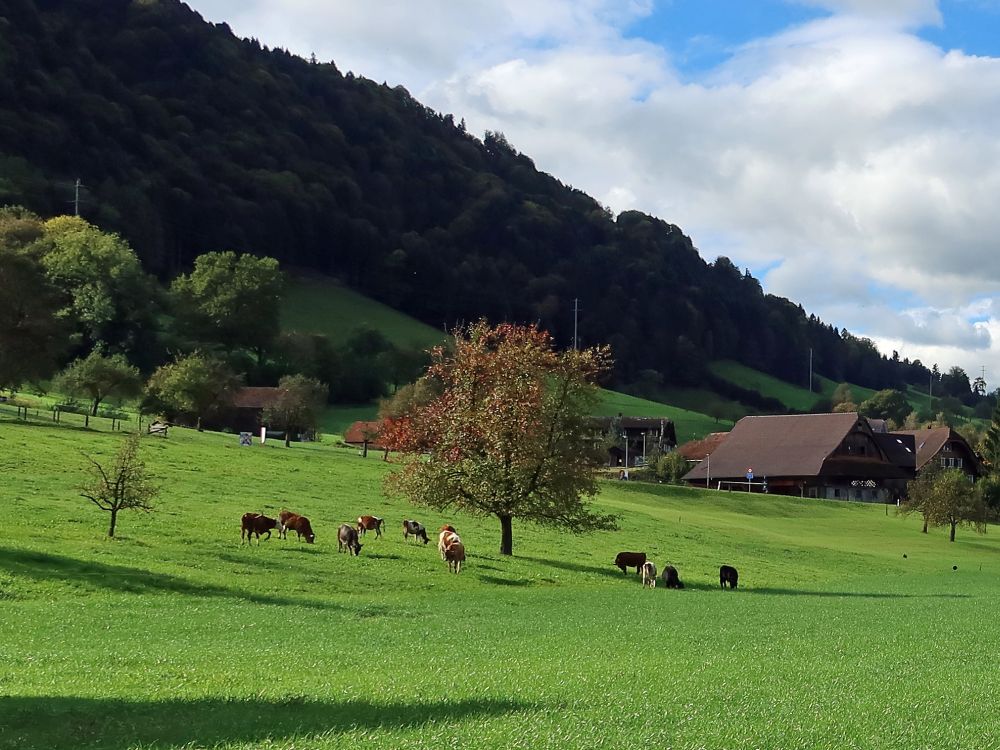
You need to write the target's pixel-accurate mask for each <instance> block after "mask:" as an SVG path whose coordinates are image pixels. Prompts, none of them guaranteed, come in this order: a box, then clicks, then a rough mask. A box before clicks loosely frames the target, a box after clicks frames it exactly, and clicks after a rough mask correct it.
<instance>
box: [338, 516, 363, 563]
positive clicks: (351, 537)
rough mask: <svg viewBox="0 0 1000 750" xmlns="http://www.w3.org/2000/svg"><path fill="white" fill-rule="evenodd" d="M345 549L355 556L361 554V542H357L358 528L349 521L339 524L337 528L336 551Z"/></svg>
mask: <svg viewBox="0 0 1000 750" xmlns="http://www.w3.org/2000/svg"><path fill="white" fill-rule="evenodd" d="M344 550H347V551H348V552H350V553H351V554H353V555H355V556H357V555H360V554H361V544H360V542H358V530H357V529H356V528H354V527H353V526H351V525H350V524H349V523H342V524H340V528H339V529H338V530H337V551H338V552H343V551H344Z"/></svg>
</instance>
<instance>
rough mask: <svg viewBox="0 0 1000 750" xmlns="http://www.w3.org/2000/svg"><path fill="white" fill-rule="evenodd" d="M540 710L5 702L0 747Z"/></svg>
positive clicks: (488, 703)
mask: <svg viewBox="0 0 1000 750" xmlns="http://www.w3.org/2000/svg"><path fill="white" fill-rule="evenodd" d="M540 708H541V706H538V705H535V704H531V703H526V702H522V701H513V700H507V699H498V700H488V699H465V700H455V701H431V702H420V703H416V702H414V703H382V704H380V703H374V702H371V701H366V700H348V701H343V702H333V701H312V700H307V699H304V698H301V697H292V698H288V699H285V700H262V699H256V698H253V699H246V700H243V699H239V698H229V699H227V698H200V699H191V700H181V699H174V700H159V701H157V700H149V701H129V700H121V699H103V698H77V697H65V696H40V697H22V696H17V697H0V747H10V748H14V747H16V748H18V749H19V750H33V749H34V748H39V749H41V748H47V749H48V748H51V749H52V750H58V749H59V748H77V747H83V746H86V747H89V748H98V749H99V748H120V747H137V746H141V747H148V746H154V745H155V746H170V747H180V746H184V747H187V746H195V745H196V746H198V747H214V746H216V745H221V744H223V743H226V744H228V743H258V742H264V741H266V740H273V739H274V738H289V737H295V736H304V735H317V734H329V733H341V732H346V731H349V730H353V729H359V730H372V729H385V730H393V729H408V728H412V727H418V726H421V725H423V724H426V723H428V722H440V721H461V720H463V719H466V718H471V717H500V716H508V715H511V714H516V713H523V712H527V711H537V710H539V709H540Z"/></svg>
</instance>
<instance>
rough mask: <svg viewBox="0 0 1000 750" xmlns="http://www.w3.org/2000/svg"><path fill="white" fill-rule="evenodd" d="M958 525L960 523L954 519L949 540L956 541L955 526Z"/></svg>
mask: <svg viewBox="0 0 1000 750" xmlns="http://www.w3.org/2000/svg"><path fill="white" fill-rule="evenodd" d="M956 526H958V524H957V523H955V522H954V521H952V522H951V539H949V540H948V541H950V542H954V541H955V527H956Z"/></svg>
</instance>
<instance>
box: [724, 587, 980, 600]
mask: <svg viewBox="0 0 1000 750" xmlns="http://www.w3.org/2000/svg"><path fill="white" fill-rule="evenodd" d="M739 591H745V592H746V593H748V594H764V595H765V596H818V597H832V598H837V597H845V598H848V599H971V598H972V597H971V596H970V595H969V594H889V593H884V592H879V591H807V590H803V589H787V588H773V587H769V586H761V587H754V588H745V589H737V592H739Z"/></svg>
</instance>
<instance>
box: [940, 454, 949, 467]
mask: <svg viewBox="0 0 1000 750" xmlns="http://www.w3.org/2000/svg"><path fill="white" fill-rule="evenodd" d="M941 468H943V469H947V468H948V459H947V458H945V457H944V456H941Z"/></svg>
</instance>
